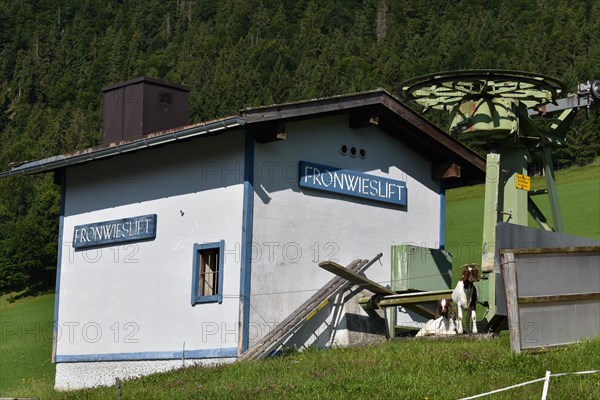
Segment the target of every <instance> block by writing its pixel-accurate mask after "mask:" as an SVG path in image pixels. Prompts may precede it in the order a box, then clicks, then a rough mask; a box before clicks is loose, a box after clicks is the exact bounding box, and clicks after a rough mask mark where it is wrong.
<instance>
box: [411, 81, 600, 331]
mask: <svg viewBox="0 0 600 400" xmlns="http://www.w3.org/2000/svg"><path fill="white" fill-rule="evenodd" d="M401 88H402V89H401V90H402V94H403V96H404V100H405V101H412V102H415V103H416V104H418V105H420V106H422V107H423V112H425V111H428V110H430V109H434V110H443V111H447V112H449V113H450V121H451V122H450V135H452V136H454V137H456V138H457V139H458V140H463V139H466V138H468V139H470V140H471V141H472V143H473V144H477V145H481V146H484V147H485V148H486V150H487V159H486V181H485V182H486V183H485V206H484V220H483V245H482V256H481V269H482V272H483V274H484V279H487V285H485V286H483V287H482V288H481V289H482V290H480V293H481V294H482V296H481V298H482V300H483V304H484V305H485V306H486V307H487V309H488V311H487V313H486V316H485V317H484V321H482V323H483V325H484V327H487V329H488V330H494V331H495V330H498V329H499V328H500V327H501V325H503V322H504V318H503V317H501V316H497V315H496V279H495V273H494V257H495V247H496V246H495V244H496V224H497V223H499V222H508V223H512V224H518V225H524V226H527V223H528V213H529V214H531V215H532V216H533V218H534V219H535V221H536V222H537V223H538V225H539V226H540V227H541V228H542V229H545V230H549V231H556V232H562V231H563V222H562V216H561V212H560V206H559V203H558V194H557V191H556V182H555V179H554V169H553V164H552V157H551V149H552V148H553V147H561V146H565V145H566V135H567V131H568V129H569V127H570V125H571V123H572V122H573V119H574V118H575V111H576V110H577V109H579V108H582V107H585V108H587V109H588V110H589V108H590V106H591V105H592V104H594V103H596V104H600V80H592V81H587V82H586V83H581V84H579V86H578V90H577V92H576V93H569V91H568V90H567V87H566V86H565V84H564V83H562V82H561V81H559V80H557V79H554V78H552V77H549V76H544V75H540V74H532V73H527V72H520V71H505V70H465V71H452V72H442V73H438V74H431V75H426V76H421V77H418V78H415V79H411V80H409V81H406V82H404V83H403V84H402V85H401ZM559 111H561V113H560V115H558V116H557V117H554V116H552V117H551V118H548V117H549V116H550V114H554V113H556V112H559ZM536 115H543V116H545V117H546V118H532V117H534V116H536ZM535 153H538V154H541V155H542V160H543V164H544V175H545V177H546V184H547V188H546V189H543V190H535V191H531V190H530V178H529V176H528V175H527V166H528V164H529V163H530V162H531V161H532V155H533V154H535ZM536 195H547V196H548V200H549V202H550V209H551V213H552V224H551V223H550V222H549V221H548V219H547V218H546V217H545V216H544V214H543V213H542V212H541V210H540V209H539V208H538V207H537V206H536V204H535V203H534V202H533V201H532V200H531V197H532V196H536ZM496 272H497V273H498V272H499V270H498V271H496Z"/></svg>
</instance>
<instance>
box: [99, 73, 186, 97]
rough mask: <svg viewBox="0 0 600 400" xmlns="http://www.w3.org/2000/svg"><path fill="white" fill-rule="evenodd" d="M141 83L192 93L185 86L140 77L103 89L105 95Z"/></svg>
mask: <svg viewBox="0 0 600 400" xmlns="http://www.w3.org/2000/svg"><path fill="white" fill-rule="evenodd" d="M141 82H147V83H151V84H154V85H159V86H165V87H169V88H173V89H176V90H181V91H185V92H189V91H190V88H189V87H187V86H184V85H178V84H176V83H171V82H167V81H161V80H160V79H156V78H150V77H147V76H140V77H138V78H133V79H130V80H128V81H123V82H118V83H115V84H112V85H109V86H105V87H103V88H102V92H103V93H104V92H108V91H110V90H114V89H118V88H121V87H125V86H129V85H134V84H136V83H141Z"/></svg>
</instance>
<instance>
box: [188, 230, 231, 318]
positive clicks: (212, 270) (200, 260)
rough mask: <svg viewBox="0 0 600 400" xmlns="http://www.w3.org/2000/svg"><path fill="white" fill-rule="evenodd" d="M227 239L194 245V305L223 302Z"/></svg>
mask: <svg viewBox="0 0 600 400" xmlns="http://www.w3.org/2000/svg"><path fill="white" fill-rule="evenodd" d="M224 248H225V241H223V240H221V241H220V242H215V243H202V244H195V245H194V265H193V270H192V305H193V306H194V305H196V304H200V303H217V302H218V303H219V304H220V303H222V302H223V251H224Z"/></svg>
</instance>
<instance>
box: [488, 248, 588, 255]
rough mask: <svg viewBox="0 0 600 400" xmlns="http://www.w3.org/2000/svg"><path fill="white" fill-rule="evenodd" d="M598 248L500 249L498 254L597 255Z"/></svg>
mask: <svg viewBox="0 0 600 400" xmlns="http://www.w3.org/2000/svg"><path fill="white" fill-rule="evenodd" d="M597 252H600V246H580V247H531V248H523V249H500V253H512V254H550V253H569V254H571V253H597Z"/></svg>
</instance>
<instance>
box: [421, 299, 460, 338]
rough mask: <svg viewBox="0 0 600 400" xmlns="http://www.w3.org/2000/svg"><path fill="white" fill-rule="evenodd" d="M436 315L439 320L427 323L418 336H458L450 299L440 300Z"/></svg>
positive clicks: (431, 320)
mask: <svg viewBox="0 0 600 400" xmlns="http://www.w3.org/2000/svg"><path fill="white" fill-rule="evenodd" d="M435 313H436V316H437V318H436V319H430V320H429V321H427V323H426V324H425V326H424V327H423V328H422V329H421V330H420V331H419V332H418V333H417V336H432V335H433V336H440V335H441V336H444V335H456V327H455V324H454V319H453V314H454V311H453V309H452V302H451V301H450V299H441V300H438V302H437V305H436V309H435Z"/></svg>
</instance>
